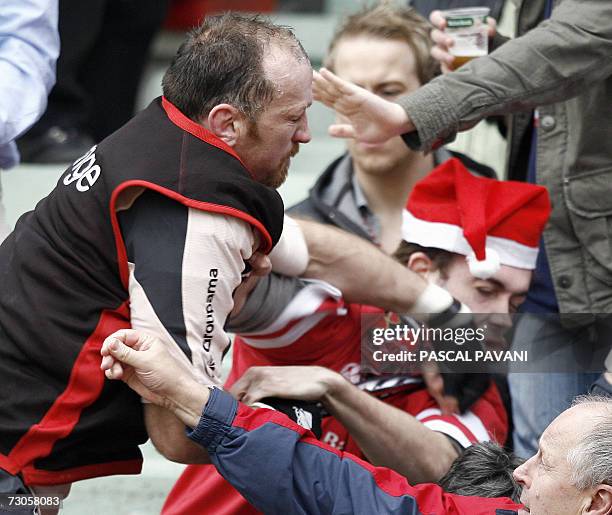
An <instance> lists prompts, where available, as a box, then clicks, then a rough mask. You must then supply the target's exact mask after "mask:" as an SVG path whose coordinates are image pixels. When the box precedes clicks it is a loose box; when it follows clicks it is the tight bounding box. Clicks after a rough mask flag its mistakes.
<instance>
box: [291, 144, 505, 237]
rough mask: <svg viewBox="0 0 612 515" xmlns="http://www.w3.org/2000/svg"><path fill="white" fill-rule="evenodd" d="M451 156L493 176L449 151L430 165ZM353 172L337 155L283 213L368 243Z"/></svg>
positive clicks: (438, 154) (348, 162)
mask: <svg viewBox="0 0 612 515" xmlns="http://www.w3.org/2000/svg"><path fill="white" fill-rule="evenodd" d="M451 157H458V158H459V159H461V161H462V162H463V164H464V165H465V166H466V167H467V168H468V169H469V170H471V171H472V172H474V173H477V174H479V175H482V176H484V177H495V172H494V171H493V169H492V168H489V167H488V166H486V165H482V164H480V163H477V162H476V161H474V160H473V159H470V158H469V157H467V156H466V155H463V154H460V153H459V152H452V151H449V150H447V149H444V148H442V149H438V150H437V151H435V152H434V164H435V165H436V166H437V165H439V164H441V163H443V162H444V161H446V160H447V159H450V158H451ZM341 164H343V166H341ZM353 173H354V172H353V166H352V163H351V160H350V157H349V156H348V154H344V155H342V156H340V157H339V158H338V159H336V160H335V161H333V162H332V163H331V164H330V165H329V166H328V167H327V168H326V169H325V171H324V172H323V173H322V174H321V175H320V176H319V178H318V179H317V181H316V182H315V184H314V186H313V187H312V188H311V189H310V191H309V192H308V197H306V199H304V200H302V201H301V202H299V203H298V204H296V205H295V206H292V207H291V208H289V209H288V210H287V212H288V213H289V214H291V215H294V216H297V217H299V218H308V219H310V220H314V221H316V222H321V223H325V224H330V225H335V226H336V227H339V228H340V229H344V230H345V231H348V232H351V233H353V234H356V235H357V236H361V237H362V238H365V239H367V240H371V239H372V235H371V234H370V233H368V231H367V230H366V229H365V227H364V225H363V223H362V221H361V220H360V217H359V214H358V212H357V206H356V205H355V200H354V198H353V185H352V179H353Z"/></svg>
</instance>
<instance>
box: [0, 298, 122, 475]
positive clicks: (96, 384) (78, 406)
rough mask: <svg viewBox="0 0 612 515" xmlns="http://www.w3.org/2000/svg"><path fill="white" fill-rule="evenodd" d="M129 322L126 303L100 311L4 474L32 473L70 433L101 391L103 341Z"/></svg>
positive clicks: (15, 451)
mask: <svg viewBox="0 0 612 515" xmlns="http://www.w3.org/2000/svg"><path fill="white" fill-rule="evenodd" d="M129 319H130V311H129V307H128V302H127V301H126V302H124V303H123V304H121V305H120V306H119V307H118V308H117V309H115V310H113V311H110V310H104V311H102V314H101V315H100V319H99V321H98V325H97V327H96V328H95V330H94V332H93V333H92V334H91V335H90V336H89V338H87V341H85V343H84V344H83V347H82V348H81V351H80V352H79V355H78V356H77V359H76V360H75V362H74V364H73V366H72V371H71V372H70V379H69V380H68V385H67V386H66V389H65V390H64V391H63V392H62V393H61V395H59V397H57V399H55V401H54V403H53V404H52V405H51V407H50V408H49V410H47V412H46V413H45V415H44V416H43V418H42V419H41V420H40V422H38V423H37V424H34V425H33V426H31V427H30V429H29V430H28V432H27V433H25V434H24V435H23V436H22V437H21V438H20V439H19V441H18V442H17V444H16V445H15V446H14V447H13V449H12V450H11V452H10V453H9V455H8V456H6V459H5V460H2V462H4V463H5V464H6V463H7V461H8V465H9V467H7V468H6V470H7V472H9V473H11V474H15V473H17V472H20V471H22V470H26V469H28V470H30V473H31V474H32V473H34V471H35V469H34V467H33V465H32V463H33V462H34V461H35V460H37V459H39V458H43V457H45V456H48V455H49V454H50V453H51V451H52V449H53V446H54V445H55V443H56V442H57V441H58V440H61V439H62V438H65V437H66V436H68V435H69V434H70V433H71V432H72V430H73V429H74V426H76V424H77V423H78V422H79V419H80V417H81V412H82V411H83V409H84V408H86V407H88V406H90V405H91V404H93V403H94V402H95V401H96V399H98V397H99V396H100V394H101V392H102V388H103V386H104V373H103V372H102V371H101V370H100V348H101V347H102V342H103V341H104V338H106V336H108V335H109V334H111V333H114V332H115V331H117V330H119V329H123V328H128V327H130V323H129ZM2 462H0V464H2ZM103 466H104V465H103V464H101V465H99V467H103ZM109 466H110V465H109ZM3 468H4V465H3ZM41 472H42V471H41ZM75 479H82V478H75Z"/></svg>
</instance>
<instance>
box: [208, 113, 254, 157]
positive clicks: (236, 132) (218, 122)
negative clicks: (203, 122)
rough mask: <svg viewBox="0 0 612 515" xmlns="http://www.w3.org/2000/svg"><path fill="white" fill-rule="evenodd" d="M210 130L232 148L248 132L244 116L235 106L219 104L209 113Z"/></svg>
mask: <svg viewBox="0 0 612 515" xmlns="http://www.w3.org/2000/svg"><path fill="white" fill-rule="evenodd" d="M207 122H208V127H207V128H208V130H209V131H210V132H212V133H213V134H214V135H215V136H217V138H219V139H220V140H223V141H224V142H225V143H227V144H228V145H229V146H230V147H233V146H235V145H236V142H237V140H238V138H239V137H240V136H241V135H242V134H243V132H244V131H245V130H246V125H245V119H244V115H243V114H242V113H241V112H240V111H238V109H236V108H235V107H234V106H233V105H230V104H219V105H216V106H215V107H213V108H212V109H211V110H210V113H208V119H207Z"/></svg>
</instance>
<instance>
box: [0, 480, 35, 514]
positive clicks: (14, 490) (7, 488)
mask: <svg viewBox="0 0 612 515" xmlns="http://www.w3.org/2000/svg"><path fill="white" fill-rule="evenodd" d="M10 494H18V495H31V492H30V491H29V490H28V489H27V487H26V486H25V485H24V484H23V481H22V480H21V478H19V477H18V476H12V475H11V474H9V473H7V472H5V471H4V470H2V469H0V498H1V502H2V506H4V505H5V504H6V503H8V497H7V495H10ZM2 506H0V514H2V513H10V514H12V515H33V514H34V513H35V511H34V509H33V508H23V509H18V508H16V507H14V506H11V507H10V508H9V509H7V510H4V509H3V508H2ZM9 506H10V505H9Z"/></svg>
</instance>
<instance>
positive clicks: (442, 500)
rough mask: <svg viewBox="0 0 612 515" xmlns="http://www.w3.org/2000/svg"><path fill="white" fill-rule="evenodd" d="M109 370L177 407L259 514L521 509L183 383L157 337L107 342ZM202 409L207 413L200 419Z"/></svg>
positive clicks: (128, 334)
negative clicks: (340, 446) (371, 460)
mask: <svg viewBox="0 0 612 515" xmlns="http://www.w3.org/2000/svg"><path fill="white" fill-rule="evenodd" d="M102 354H103V356H104V359H103V363H102V368H103V369H104V370H105V371H106V374H107V376H109V377H110V378H123V380H124V381H126V382H127V383H128V384H129V385H130V387H132V388H134V389H135V390H136V391H137V392H138V393H139V394H140V395H142V396H143V397H145V398H148V399H149V400H151V401H152V402H157V403H160V404H161V405H163V406H165V407H167V408H170V409H172V410H174V412H175V414H176V415H177V417H179V418H180V419H181V420H182V421H183V422H184V423H185V424H187V425H188V426H190V427H193V428H194V430H193V431H192V432H191V433H190V435H189V437H190V438H191V439H192V440H193V441H194V442H196V443H198V444H199V445H202V446H204V447H206V448H207V449H208V452H209V453H210V455H211V458H212V461H213V463H214V465H215V466H216V467H217V469H218V471H219V472H220V473H221V475H223V477H225V479H227V480H228V481H229V482H230V483H231V484H232V485H233V486H234V487H235V488H237V489H238V490H239V491H240V493H241V494H242V495H243V496H244V497H245V498H246V499H247V500H248V501H249V502H250V503H251V504H253V505H254V506H255V507H256V508H257V509H259V510H261V511H263V512H265V513H268V514H277V513H278V514H285V513H313V514H316V513H326V514H334V513H355V514H364V515H365V514H368V515H370V514H372V513H389V514H393V513H397V514H400V513H416V512H418V511H419V510H420V512H422V513H449V512H452V513H457V514H459V515H461V514H468V513H469V514H470V515H484V514H492V513H494V512H495V510H496V509H504V508H505V509H514V510H517V509H518V508H519V506H517V505H516V504H514V503H512V501H510V500H509V499H482V498H467V497H462V496H454V495H451V494H445V493H444V492H443V491H442V489H441V488H440V487H438V486H435V485H419V486H416V487H412V486H410V484H408V482H407V481H406V479H405V478H403V477H402V476H400V475H399V474H397V473H395V472H393V471H391V470H388V469H384V468H375V467H373V466H371V465H369V464H367V463H364V462H363V461H361V460H359V459H358V458H356V457H354V456H352V455H350V454H348V453H339V452H337V451H335V450H334V449H332V448H330V447H329V446H327V445H325V444H322V443H321V442H319V441H317V440H316V439H315V438H314V437H313V436H312V434H311V433H310V432H308V431H306V430H305V429H304V428H302V427H301V426H298V425H297V424H295V423H293V422H292V421H291V420H289V419H288V418H287V417H285V416H284V415H282V414H280V413H277V412H274V411H271V410H267V409H260V410H253V409H251V408H248V407H246V406H245V405H242V404H240V403H238V402H236V401H235V400H234V399H233V398H232V397H231V396H229V395H228V394H226V393H224V392H222V391H220V390H218V389H214V390H212V391H210V390H208V389H207V388H206V387H203V386H202V385H198V384H197V383H195V382H194V383H193V384H188V380H186V381H179V382H177V380H176V378H177V377H178V376H177V373H178V372H180V370H178V369H177V368H176V361H175V360H174V358H173V357H172V356H170V354H169V353H168V352H167V351H166V349H164V347H163V345H162V344H161V343H159V341H157V340H154V339H153V340H150V341H149V342H148V343H147V344H146V345H141V343H140V335H139V334H138V333H137V332H135V331H126V330H123V331H119V332H118V333H116V334H115V335H112V336H110V337H109V338H107V340H106V341H105V343H104V345H103V348H102ZM198 410H200V411H199V414H200V415H198Z"/></svg>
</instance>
